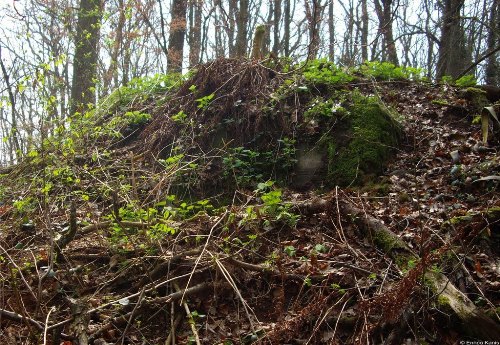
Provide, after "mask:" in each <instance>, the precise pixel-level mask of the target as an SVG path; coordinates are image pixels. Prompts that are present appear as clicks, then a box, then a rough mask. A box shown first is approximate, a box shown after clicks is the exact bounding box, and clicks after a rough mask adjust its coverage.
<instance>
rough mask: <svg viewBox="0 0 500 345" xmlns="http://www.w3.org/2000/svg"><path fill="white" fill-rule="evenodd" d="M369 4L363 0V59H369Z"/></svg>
mask: <svg viewBox="0 0 500 345" xmlns="http://www.w3.org/2000/svg"><path fill="white" fill-rule="evenodd" d="M368 19H369V17H368V4H367V0H361V60H362V62H365V61H368Z"/></svg>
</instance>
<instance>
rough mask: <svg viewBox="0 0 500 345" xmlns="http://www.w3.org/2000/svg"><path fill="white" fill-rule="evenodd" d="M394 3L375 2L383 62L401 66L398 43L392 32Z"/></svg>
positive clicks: (380, 0)
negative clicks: (397, 49) (397, 48)
mask: <svg viewBox="0 0 500 345" xmlns="http://www.w3.org/2000/svg"><path fill="white" fill-rule="evenodd" d="M392 1H393V0H375V1H374V4H375V11H376V12H377V16H378V20H379V33H380V34H381V35H382V38H383V39H382V60H386V61H389V62H391V63H393V64H394V65H396V66H397V65H399V61H398V54H397V51H396V43H395V42H394V36H393V32H392V22H393V19H392V18H393V15H392ZM381 2H382V3H381Z"/></svg>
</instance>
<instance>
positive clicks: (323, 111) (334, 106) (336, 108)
mask: <svg viewBox="0 0 500 345" xmlns="http://www.w3.org/2000/svg"><path fill="white" fill-rule="evenodd" d="M343 115H347V110H346V109H345V108H344V107H343V106H342V105H341V103H340V102H338V101H337V102H336V101H335V99H333V98H330V99H327V100H326V101H325V100H323V98H321V97H317V98H314V99H313V100H312V101H311V102H310V104H309V105H308V108H307V109H306V111H305V112H304V118H305V119H314V118H315V119H317V118H321V117H324V118H331V117H333V116H343Z"/></svg>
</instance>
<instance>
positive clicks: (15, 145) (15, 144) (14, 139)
mask: <svg viewBox="0 0 500 345" xmlns="http://www.w3.org/2000/svg"><path fill="white" fill-rule="evenodd" d="M0 68H1V69H2V75H3V79H4V82H5V87H6V89H7V93H8V95H9V102H10V109H11V126H10V135H9V140H11V143H12V145H11V148H10V151H11V155H10V157H11V160H14V157H18V158H19V155H20V154H21V145H20V143H19V133H18V128H17V112H16V98H15V97H14V93H13V91H12V84H11V83H10V78H9V73H8V72H7V68H5V64H4V63H3V60H2V46H1V45H0ZM12 151H14V153H12Z"/></svg>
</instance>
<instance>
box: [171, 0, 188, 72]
mask: <svg viewBox="0 0 500 345" xmlns="http://www.w3.org/2000/svg"><path fill="white" fill-rule="evenodd" d="M186 12H187V0H172V8H171V10H170V13H171V20H170V33H169V37H168V56H167V72H170V73H171V72H174V73H182V60H183V57H184V37H185V35H186Z"/></svg>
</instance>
